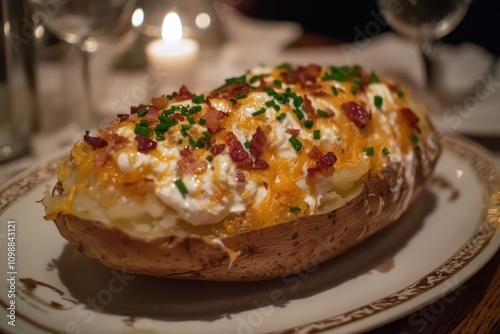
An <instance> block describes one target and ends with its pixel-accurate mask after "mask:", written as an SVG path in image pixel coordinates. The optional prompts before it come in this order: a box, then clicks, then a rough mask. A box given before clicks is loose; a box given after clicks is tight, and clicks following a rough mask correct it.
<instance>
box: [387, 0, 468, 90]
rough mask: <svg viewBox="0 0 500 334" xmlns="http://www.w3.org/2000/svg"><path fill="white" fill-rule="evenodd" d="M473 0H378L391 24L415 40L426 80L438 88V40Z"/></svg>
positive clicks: (456, 24)
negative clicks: (435, 49)
mask: <svg viewBox="0 0 500 334" xmlns="http://www.w3.org/2000/svg"><path fill="white" fill-rule="evenodd" d="M471 1H472V0H378V6H379V9H380V10H381V12H382V13H383V15H384V16H385V18H386V20H387V22H388V24H389V25H390V26H391V27H392V28H393V29H394V30H395V31H397V32H399V33H401V34H402V35H404V36H406V37H407V38H410V39H411V40H413V41H415V43H417V45H418V47H419V52H420V55H421V58H422V61H423V64H424V76H425V77H424V78H425V79H424V83H425V87H426V89H428V90H433V89H434V88H435V64H434V61H433V57H432V50H433V48H432V47H433V44H434V42H435V41H436V40H438V39H440V38H442V37H444V36H446V35H447V34H449V33H450V32H451V31H453V30H454V29H455V28H456V27H457V26H458V24H459V23H460V22H461V21H462V19H463V18H464V16H465V14H466V13H467V10H468V9H469V5H470V3H471Z"/></svg>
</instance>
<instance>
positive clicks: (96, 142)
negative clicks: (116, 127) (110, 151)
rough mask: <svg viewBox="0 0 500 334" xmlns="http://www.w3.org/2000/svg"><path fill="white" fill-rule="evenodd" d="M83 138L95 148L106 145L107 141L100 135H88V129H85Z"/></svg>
mask: <svg viewBox="0 0 500 334" xmlns="http://www.w3.org/2000/svg"><path fill="white" fill-rule="evenodd" d="M83 140H84V141H85V142H86V143H87V144H89V145H90V146H92V149H96V148H102V147H105V146H108V142H107V141H106V140H104V139H102V138H101V137H92V136H89V131H85V134H84V135H83Z"/></svg>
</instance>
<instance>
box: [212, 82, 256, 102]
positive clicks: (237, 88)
mask: <svg viewBox="0 0 500 334" xmlns="http://www.w3.org/2000/svg"><path fill="white" fill-rule="evenodd" d="M250 90H251V86H250V85H249V84H248V83H246V82H245V83H241V84H231V85H228V86H227V87H224V88H222V89H219V90H215V91H213V92H212V93H210V94H209V95H208V96H207V98H209V99H230V98H232V97H234V96H236V94H243V95H245V94H248V93H249V92H250Z"/></svg>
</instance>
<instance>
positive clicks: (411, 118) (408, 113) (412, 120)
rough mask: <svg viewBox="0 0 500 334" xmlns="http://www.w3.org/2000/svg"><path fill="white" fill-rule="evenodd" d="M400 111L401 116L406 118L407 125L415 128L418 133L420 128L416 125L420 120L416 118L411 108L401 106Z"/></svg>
mask: <svg viewBox="0 0 500 334" xmlns="http://www.w3.org/2000/svg"><path fill="white" fill-rule="evenodd" d="M400 111H401V113H402V114H403V116H404V117H405V118H406V121H407V122H408V125H409V126H410V127H411V128H414V129H415V130H417V132H418V133H420V132H421V130H420V127H419V126H418V122H419V121H420V119H419V118H418V116H417V115H415V113H414V112H413V110H411V109H410V108H402V109H401V110H400Z"/></svg>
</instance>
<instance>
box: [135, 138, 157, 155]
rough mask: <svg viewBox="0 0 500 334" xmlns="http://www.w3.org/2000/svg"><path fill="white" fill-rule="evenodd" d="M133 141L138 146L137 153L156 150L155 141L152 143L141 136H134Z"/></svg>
mask: <svg viewBox="0 0 500 334" xmlns="http://www.w3.org/2000/svg"><path fill="white" fill-rule="evenodd" d="M135 140H136V141H137V143H138V144H139V145H138V147H137V150H138V151H139V152H144V153H147V152H149V151H150V150H153V149H155V148H156V142H155V141H152V140H151V139H149V138H148V137H146V136H143V135H141V134H138V135H136V136H135Z"/></svg>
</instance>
